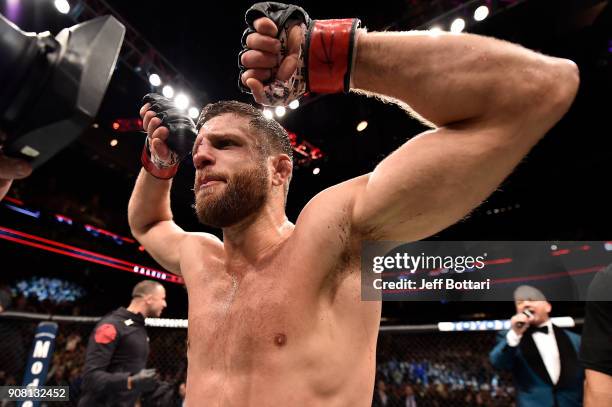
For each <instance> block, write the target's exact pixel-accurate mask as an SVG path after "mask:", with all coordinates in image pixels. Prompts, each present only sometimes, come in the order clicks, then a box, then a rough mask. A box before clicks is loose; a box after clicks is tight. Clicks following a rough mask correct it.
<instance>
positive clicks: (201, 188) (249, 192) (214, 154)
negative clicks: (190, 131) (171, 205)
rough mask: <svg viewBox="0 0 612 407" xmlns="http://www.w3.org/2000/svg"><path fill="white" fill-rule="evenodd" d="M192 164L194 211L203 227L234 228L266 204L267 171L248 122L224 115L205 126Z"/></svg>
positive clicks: (198, 140)
mask: <svg viewBox="0 0 612 407" xmlns="http://www.w3.org/2000/svg"><path fill="white" fill-rule="evenodd" d="M193 161H194V165H195V167H196V178H195V185H194V192H195V211H196V215H197V217H198V220H199V221H200V222H201V223H203V224H205V225H209V226H213V227H218V228H224V227H228V226H232V225H235V224H236V223H238V222H240V221H242V220H244V219H245V218H247V217H248V216H249V215H252V214H254V213H256V212H257V211H259V210H260V209H261V208H262V207H263V205H264V204H265V202H266V200H267V197H268V193H269V191H268V189H269V188H270V181H269V174H268V169H267V167H266V165H265V158H264V157H263V153H262V152H261V151H260V149H259V148H258V147H257V143H256V139H255V138H254V137H253V136H251V135H250V134H249V131H248V122H247V120H246V119H243V118H240V117H237V116H235V115H233V114H222V115H220V116H217V117H214V118H212V119H210V120H209V121H208V122H206V123H205V124H204V125H203V126H202V129H201V130H200V134H199V135H198V139H197V140H196V145H195V146H194V157H193Z"/></svg>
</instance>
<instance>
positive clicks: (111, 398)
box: [79, 280, 166, 407]
mask: <svg viewBox="0 0 612 407" xmlns="http://www.w3.org/2000/svg"><path fill="white" fill-rule="evenodd" d="M165 307H166V290H165V289H164V287H163V286H162V285H161V284H160V283H158V282H155V281H150V280H145V281H141V282H140V283H138V284H136V286H135V287H134V289H133V291H132V301H131V303H130V305H129V306H128V307H127V309H126V308H123V307H121V308H118V309H117V310H115V311H113V312H111V313H110V314H108V315H106V316H105V317H103V318H102V319H101V320H100V322H98V324H97V325H96V328H95V329H94V332H93V333H92V335H91V336H90V338H89V343H88V345H87V355H86V358H85V368H84V369H83V396H82V397H81V399H80V401H79V406H87V407H90V406H105V407H110V406H117V407H127V406H134V403H135V402H136V400H137V399H138V397H139V396H140V394H141V393H142V392H143V391H147V390H151V389H152V388H153V387H154V386H155V383H156V379H155V370H154V369H145V366H146V363H147V357H148V356H149V338H148V336H147V331H146V329H145V324H144V322H145V318H148V317H153V318H157V317H159V316H160V315H161V312H162V311H163V309H164V308H165Z"/></svg>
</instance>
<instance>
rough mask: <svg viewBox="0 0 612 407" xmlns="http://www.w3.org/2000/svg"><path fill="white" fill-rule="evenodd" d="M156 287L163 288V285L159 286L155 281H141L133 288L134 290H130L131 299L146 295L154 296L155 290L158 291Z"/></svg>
mask: <svg viewBox="0 0 612 407" xmlns="http://www.w3.org/2000/svg"><path fill="white" fill-rule="evenodd" d="M158 287H162V288H163V285H161V284H160V283H158V282H157V281H153V280H143V281H141V282H140V283H138V284H136V285H135V286H134V289H133V290H132V298H137V297H141V298H142V297H145V296H146V295H151V294H154V293H155V291H156V290H159V288H158Z"/></svg>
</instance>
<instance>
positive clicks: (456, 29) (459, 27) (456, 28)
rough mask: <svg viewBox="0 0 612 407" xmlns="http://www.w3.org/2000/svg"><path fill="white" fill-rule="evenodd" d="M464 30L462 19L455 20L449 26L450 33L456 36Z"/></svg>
mask: <svg viewBox="0 0 612 407" xmlns="http://www.w3.org/2000/svg"><path fill="white" fill-rule="evenodd" d="M464 29H465V20H464V19H463V18H456V19H455V20H454V21H453V23H452V24H451V27H450V31H451V32H452V33H455V34H458V33H460V32H461V31H463V30H464Z"/></svg>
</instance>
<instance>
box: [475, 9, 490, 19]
mask: <svg viewBox="0 0 612 407" xmlns="http://www.w3.org/2000/svg"><path fill="white" fill-rule="evenodd" d="M488 15H489V8H488V7H487V6H480V7H478V8H477V9H476V10H475V11H474V20H476V21H482V20H484V19H485V18H487V16H488Z"/></svg>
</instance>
